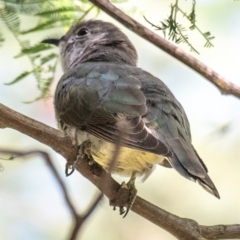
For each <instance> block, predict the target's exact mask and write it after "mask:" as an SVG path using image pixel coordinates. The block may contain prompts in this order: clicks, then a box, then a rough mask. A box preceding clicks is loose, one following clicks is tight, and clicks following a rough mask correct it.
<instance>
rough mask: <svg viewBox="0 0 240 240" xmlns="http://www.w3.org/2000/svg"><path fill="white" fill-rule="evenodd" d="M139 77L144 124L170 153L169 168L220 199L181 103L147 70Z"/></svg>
mask: <svg viewBox="0 0 240 240" xmlns="http://www.w3.org/2000/svg"><path fill="white" fill-rule="evenodd" d="M136 75H137V74H136ZM138 79H139V80H140V81H141V83H142V91H143V92H144V95H145V97H146V99H147V108H148V111H147V113H146V114H145V115H144V120H145V123H146V125H147V127H148V128H149V129H151V130H152V131H155V133H156V134H155V135H157V136H158V138H159V140H160V141H161V142H163V143H164V144H165V145H166V146H167V147H168V148H169V149H170V150H171V152H172V153H173V156H172V157H170V158H168V159H169V162H170V164H171V165H172V167H173V168H175V169H176V170H177V171H178V172H179V173H180V174H181V175H183V176H184V177H186V178H188V179H190V180H194V181H196V180H197V181H198V182H199V184H200V185H202V186H203V187H204V188H205V189H206V190H207V191H208V192H210V193H212V194H213V195H215V196H216V197H218V198H219V194H218V191H217V189H216V188H215V186H214V184H213V182H212V180H211V179H210V177H209V176H208V174H207V172H208V170H207V168H206V166H205V164H204V163H203V161H202V160H201V158H200V157H199V156H198V154H197V152H196V151H195V149H194V148H193V146H192V144H191V133H190V126H189V122H188V119H187V116H186V114H185V111H184V110H183V108H182V106H181V104H180V103H179V102H178V101H177V100H176V98H175V97H174V96H173V94H172V93H171V91H170V90H169V89H168V87H167V86H166V85H165V84H164V83H163V82H161V81H160V80H159V79H157V78H155V77H154V76H152V75H150V74H149V73H147V72H145V71H142V73H141V74H139V75H138Z"/></svg>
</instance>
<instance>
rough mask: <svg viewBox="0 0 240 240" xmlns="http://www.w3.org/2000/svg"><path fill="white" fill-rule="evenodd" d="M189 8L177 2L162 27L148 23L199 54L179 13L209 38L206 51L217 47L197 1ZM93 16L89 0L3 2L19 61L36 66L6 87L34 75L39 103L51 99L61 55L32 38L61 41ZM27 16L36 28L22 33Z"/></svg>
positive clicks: (1, 15) (1, 13)
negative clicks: (201, 22) (200, 23)
mask: <svg viewBox="0 0 240 240" xmlns="http://www.w3.org/2000/svg"><path fill="white" fill-rule="evenodd" d="M126 1H127V0H115V1H113V2H114V3H118V4H119V3H123V2H126ZM169 1H170V0H169ZM170 2H171V1H170ZM189 4H191V12H190V13H189V14H187V13H186V12H184V11H183V10H182V9H181V8H180V6H179V2H178V0H175V3H174V4H171V6H170V15H169V17H168V18H167V19H165V20H163V21H161V25H160V26H157V25H155V24H153V23H150V22H149V21H148V20H147V19H146V20H147V21H148V22H149V23H150V24H151V25H152V26H154V27H156V29H159V30H162V31H163V32H164V34H165V35H166V33H167V34H168V38H169V40H171V41H173V42H175V43H177V44H179V43H186V44H187V45H188V46H189V47H190V50H191V51H193V52H196V53H198V52H197V50H196V49H195V48H194V47H193V45H192V44H191V43H190V41H189V39H188V35H187V31H186V27H185V26H183V25H182V24H180V23H179V19H178V16H179V13H180V14H181V15H182V16H183V17H185V18H187V19H188V20H189V22H190V24H191V25H190V27H189V29H190V30H197V31H199V32H200V34H201V35H202V36H203V37H204V38H205V40H206V43H205V47H212V46H213V44H212V42H211V40H212V39H213V37H212V36H211V34H210V32H202V31H201V30H200V29H199V28H198V27H197V25H196V13H195V6H196V1H194V0H192V1H189ZM90 12H91V13H92V12H94V14H95V16H96V15H97V14H98V13H99V9H98V8H96V7H94V5H93V4H92V3H90V2H89V1H87V0H75V1H73V0H71V1H69V0H51V1H49V0H0V21H1V22H3V23H4V24H5V25H6V27H7V28H8V29H9V30H10V32H11V33H12V34H13V36H14V37H15V39H16V41H17V42H18V44H19V45H20V47H21V51H20V53H18V54H17V55H16V56H15V58H20V57H28V59H29V61H30V63H31V65H32V68H31V70H28V71H26V70H25V71H23V72H22V73H20V74H19V75H18V76H17V77H16V78H15V79H13V80H12V81H11V82H9V83H6V84H7V85H11V84H14V83H17V82H19V81H21V80H23V79H25V78H26V77H27V76H29V75H31V74H33V75H34V76H35V78H36V80H37V84H38V88H39V90H40V92H41V94H40V96H38V97H37V98H36V99H35V100H38V99H42V98H46V97H48V96H49V89H50V86H51V84H52V82H53V79H54V74H55V71H56V66H57V63H58V55H57V54H56V51H55V50H53V49H54V47H53V46H50V45H45V44H42V43H40V41H41V40H42V39H39V42H38V43H32V42H31V41H30V39H34V38H32V37H31V34H39V33H40V32H47V31H49V30H50V31H51V32H52V34H51V35H50V36H49V35H48V37H58V36H59V33H63V32H64V30H66V29H68V28H69V27H70V26H71V25H72V24H73V23H75V22H77V21H82V20H84V19H85V18H86V17H87V15H88V14H89V13H90ZM23 15H28V16H31V17H34V19H35V20H36V24H35V25H34V27H32V28H30V29H22V27H21V21H22V18H23V17H22V16H23ZM91 16H92V15H91ZM33 22H34V21H33ZM54 32H56V34H54ZM59 37H60V36H59ZM26 39H27V40H26ZM3 43H4V37H3V35H2V33H1V32H0V46H2V45H3Z"/></svg>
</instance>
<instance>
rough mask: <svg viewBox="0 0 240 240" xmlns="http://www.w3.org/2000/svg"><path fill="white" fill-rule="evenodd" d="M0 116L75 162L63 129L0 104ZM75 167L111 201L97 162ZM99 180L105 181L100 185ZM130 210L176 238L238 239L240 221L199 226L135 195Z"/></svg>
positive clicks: (0, 121)
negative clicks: (232, 223) (237, 222)
mask: <svg viewBox="0 0 240 240" xmlns="http://www.w3.org/2000/svg"><path fill="white" fill-rule="evenodd" d="M0 116H1V118H0V127H1V128H12V129H15V130H17V131H20V132H22V133H23V134H25V135H28V136H30V137H32V138H34V139H36V140H38V141H40V142H42V143H44V144H45V145H48V146H49V147H51V148H52V149H53V150H55V151H56V152H58V153H60V154H61V155H62V156H64V157H65V158H66V159H67V160H68V161H71V162H74V160H75V159H76V156H77V147H75V146H73V145H72V143H71V140H70V138H69V137H68V136H66V135H65V134H64V133H63V132H61V131H59V130H56V129H53V128H51V127H49V126H47V125H45V124H43V123H41V122H38V121H35V120H33V119H31V118H29V117H26V116H24V115H22V114H20V113H18V112H16V111H14V110H12V109H10V108H8V107H6V106H4V105H3V104H0ZM74 154H75V155H74ZM77 170H78V171H79V172H80V173H81V174H82V175H83V176H85V177H86V178H87V179H88V180H90V181H91V182H92V183H93V184H94V185H95V186H96V187H97V188H99V189H100V190H101V191H102V192H103V193H104V194H105V195H106V196H107V197H108V198H109V199H110V200H111V199H113V198H115V197H116V196H117V192H118V189H119V187H120V185H119V184H118V183H117V182H116V181H115V180H114V179H112V178H111V177H110V176H109V174H108V173H106V172H105V171H104V170H103V169H102V168H101V167H99V166H98V165H95V164H93V165H89V163H88V160H87V159H85V160H83V161H80V163H79V164H78V165H77ZM102 179H108V180H107V181H105V182H104V184H103V183H102ZM131 210H132V211H134V212H135V213H137V214H139V215H140V216H142V217H144V218H146V219H148V220H149V221H151V222H152V223H154V224H156V225H157V226H159V227H161V228H163V229H165V230H167V231H168V232H169V233H171V234H173V235H174V236H176V237H177V238H178V239H184V240H194V239H196V240H197V239H198V240H199V239H202V240H204V239H230V238H232V239H239V238H240V224H236V225H221V226H201V225H198V223H197V222H195V221H194V220H191V219H185V218H180V217H178V216H175V215H173V214H171V213H169V212H166V211H165V210H163V209H161V208H159V207H157V206H155V205H153V204H151V203H149V202H147V201H146V200H144V199H142V198H140V197H137V198H136V200H135V202H134V204H133V206H132V209H131Z"/></svg>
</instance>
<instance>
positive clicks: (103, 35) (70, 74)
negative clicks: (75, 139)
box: [45, 21, 219, 198]
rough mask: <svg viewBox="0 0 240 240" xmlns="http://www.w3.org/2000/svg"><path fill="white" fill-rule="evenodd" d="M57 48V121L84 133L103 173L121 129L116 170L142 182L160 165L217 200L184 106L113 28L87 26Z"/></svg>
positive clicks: (78, 28) (92, 23) (75, 30)
mask: <svg viewBox="0 0 240 240" xmlns="http://www.w3.org/2000/svg"><path fill="white" fill-rule="evenodd" d="M45 42H46V43H53V40H52V42H51V39H50V40H46V41H45ZM54 44H58V45H59V46H60V49H61V59H62V65H63V69H64V71H65V74H64V75H63V76H62V78H61V79H60V81H59V83H58V86H57V89H56V93H55V109H56V116H57V119H58V121H60V122H61V123H63V124H64V125H65V126H67V127H68V128H74V129H77V130H79V131H80V132H82V133H86V137H87V138H89V139H90V140H92V141H93V143H94V144H93V149H92V154H93V157H94V159H95V160H96V161H98V162H99V163H100V164H102V165H103V167H105V168H106V169H107V166H108V163H107V162H106V159H103V158H104V157H106V156H105V155H104V154H106V153H105V152H104V151H105V148H108V147H109V146H111V144H112V143H113V144H114V143H116V142H117V139H118V136H119V134H120V131H121V132H123V134H122V138H123V139H122V140H121V144H122V145H123V146H124V147H125V148H123V149H124V150H123V152H122V155H120V156H119V160H118V161H119V163H118V164H117V165H116V169H115V170H114V172H116V173H121V171H122V172H123V173H125V174H127V175H129V174H130V173H131V171H137V172H138V175H143V174H146V176H147V175H149V174H150V172H151V171H152V169H153V166H154V165H155V164H157V163H159V164H162V165H166V166H171V167H173V168H174V169H176V170H177V171H178V172H179V173H180V174H181V175H182V176H184V177H186V178H188V179H190V180H193V181H198V182H199V183H200V184H201V185H202V186H203V187H204V188H205V189H206V190H207V191H209V192H210V193H212V194H213V195H215V196H216V197H218V198H219V194H218V191H217V189H216V187H215V186H214V184H213V182H212V181H211V179H210V178H209V176H208V174H207V172H208V170H207V168H206V166H205V164H204V163H203V161H202V160H201V158H200V157H199V155H198V154H197V152H196V150H195V149H194V147H193V146H192V144H191V133H190V127H189V122H188V119H187V116H186V114H185V112H184V110H183V108H182V106H181V104H180V103H179V102H178V101H177V100H176V98H175V97H174V95H173V94H172V93H171V91H170V90H169V89H168V87H167V86H166V85H165V84H164V83H163V82H162V81H161V80H159V79H158V78H156V77H154V76H152V75H151V74H150V73H148V72H146V71H143V70H142V69H140V68H137V67H136V61H137V53H136V50H135V48H134V46H133V45H132V43H131V42H130V41H129V39H128V38H127V37H126V35H125V34H123V33H122V32H121V31H120V30H119V29H118V28H117V27H115V26H114V25H112V24H111V23H106V22H102V21H88V22H84V23H79V24H76V25H75V26H73V27H72V28H71V29H70V30H69V32H68V33H67V34H66V35H65V36H63V37H62V38H61V39H60V40H59V42H56V41H54ZM123 126H124V127H123ZM110 143H111V144H110ZM109 144H110V145H109ZM124 151H125V152H126V153H127V154H128V155H127V156H129V157H130V156H131V157H132V159H129V157H128V158H126V154H125V153H124ZM124 154H125V155H124ZM135 155H136V156H135ZM144 156H145V157H144ZM121 158H122V159H121ZM109 159H110V157H109ZM137 165H138V166H137Z"/></svg>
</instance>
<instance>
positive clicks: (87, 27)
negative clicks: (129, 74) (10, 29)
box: [42, 20, 137, 71]
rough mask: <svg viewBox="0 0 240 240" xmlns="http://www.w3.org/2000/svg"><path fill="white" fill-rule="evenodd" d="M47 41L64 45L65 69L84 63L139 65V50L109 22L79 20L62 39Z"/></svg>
mask: <svg viewBox="0 0 240 240" xmlns="http://www.w3.org/2000/svg"><path fill="white" fill-rule="evenodd" d="M42 42H43V43H49V44H54V45H56V46H59V47H60V52H61V61H62V65H63V69H64V71H67V70H69V69H70V68H72V67H76V66H77V65H78V64H80V63H84V62H96V61H98V62H100V61H101V62H104V61H106V62H115V63H122V64H129V65H133V66H135V65H136V62H137V52H136V50H135V48H134V46H133V44H132V43H131V42H130V41H129V39H128V37H127V36H126V35H125V34H124V33H122V32H121V31H120V30H119V29H118V28H117V27H116V26H114V25H113V24H111V23H109V22H103V21H99V20H90V21H87V22H81V23H77V24H76V25H74V26H72V27H71V29H70V30H69V31H68V32H67V33H66V34H65V35H64V36H63V37H61V38H60V39H55V38H54V39H53V38H51V39H46V40H44V41H42Z"/></svg>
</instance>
